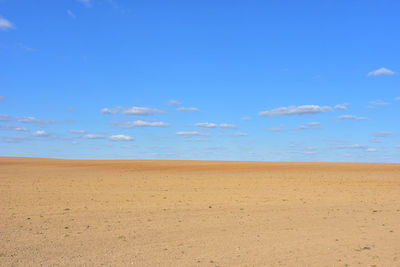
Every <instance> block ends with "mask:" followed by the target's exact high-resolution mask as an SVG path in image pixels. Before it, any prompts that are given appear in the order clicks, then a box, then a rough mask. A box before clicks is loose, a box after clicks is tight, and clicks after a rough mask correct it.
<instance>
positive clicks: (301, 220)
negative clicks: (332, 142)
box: [0, 158, 400, 266]
mask: <svg viewBox="0 0 400 267" xmlns="http://www.w3.org/2000/svg"><path fill="white" fill-rule="evenodd" d="M101 264H104V265H108V266H109V265H135V266H235V265H237V266H375V265H376V266H400V164H338V163H272V162H271V163H262V162H207V161H148V160H146V161H138V160H136V161H84V160H54V159H29V158H0V265H2V266H11V265H18V266H31V265H74V266H76V265H101Z"/></svg>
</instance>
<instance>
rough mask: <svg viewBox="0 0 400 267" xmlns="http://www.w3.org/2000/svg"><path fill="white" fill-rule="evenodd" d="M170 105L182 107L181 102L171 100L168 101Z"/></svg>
mask: <svg viewBox="0 0 400 267" xmlns="http://www.w3.org/2000/svg"><path fill="white" fill-rule="evenodd" d="M168 105H170V106H174V107H178V106H180V105H181V102H179V101H178V100H174V99H171V100H169V101H168Z"/></svg>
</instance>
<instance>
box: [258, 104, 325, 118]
mask: <svg viewBox="0 0 400 267" xmlns="http://www.w3.org/2000/svg"><path fill="white" fill-rule="evenodd" d="M327 111H332V108H331V107H328V106H318V105H303V106H298V107H297V106H289V107H280V108H276V109H272V110H266V111H262V112H260V113H259V115H260V116H265V117H271V116H282V115H310V114H317V113H322V112H327Z"/></svg>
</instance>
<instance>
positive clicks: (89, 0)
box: [77, 0, 93, 8]
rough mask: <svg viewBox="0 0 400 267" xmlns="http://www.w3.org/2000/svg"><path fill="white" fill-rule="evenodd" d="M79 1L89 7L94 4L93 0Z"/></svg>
mask: <svg viewBox="0 0 400 267" xmlns="http://www.w3.org/2000/svg"><path fill="white" fill-rule="evenodd" d="M77 1H78V2H80V3H82V5H83V6H84V7H87V8H90V7H92V6H93V1H91V0H77Z"/></svg>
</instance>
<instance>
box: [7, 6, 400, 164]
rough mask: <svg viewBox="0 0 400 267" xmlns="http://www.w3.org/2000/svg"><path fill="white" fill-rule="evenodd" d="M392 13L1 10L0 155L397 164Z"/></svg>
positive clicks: (389, 9) (399, 89) (398, 20)
mask: <svg viewBox="0 0 400 267" xmlns="http://www.w3.org/2000/svg"><path fill="white" fill-rule="evenodd" d="M399 14H400V1H397V0H393V1H385V0H380V1H378V0H376V1H364V0H363V1H329V0H327V1H320V0H319V1H251V0H250V1H234V0H229V1H223V0H221V1H215V0H213V1H208V0H205V1H187V0H185V1H183V0H182V1H151V0H146V1H130V0H129V1H128V0H80V1H78V0H64V1H53V0H47V1H46V0H43V1H28V0H25V1H23V0H0V62H1V64H0V156H30V157H31V156H32V157H55V158H90V159H201V160H261V161H352V162H353V161H355V162H359V161H361V162H400V123H399V122H400V119H399V118H400V74H399V73H400V53H399V47H400V35H399V29H400V16H399Z"/></svg>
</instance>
